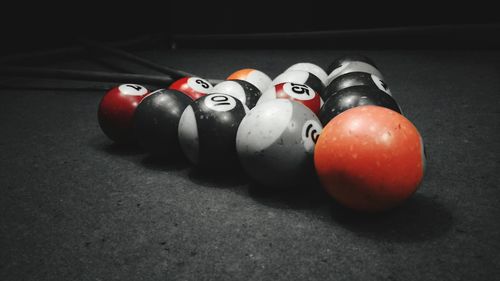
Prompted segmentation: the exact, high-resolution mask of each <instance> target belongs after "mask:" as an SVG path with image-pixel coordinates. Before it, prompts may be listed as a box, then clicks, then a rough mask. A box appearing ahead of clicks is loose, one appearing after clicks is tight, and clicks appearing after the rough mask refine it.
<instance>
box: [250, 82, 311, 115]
mask: <svg viewBox="0 0 500 281" xmlns="http://www.w3.org/2000/svg"><path fill="white" fill-rule="evenodd" d="M273 99H289V100H294V101H296V102H299V103H302V104H303V105H305V106H306V107H308V108H309V109H310V110H312V111H313V112H314V113H315V114H318V113H319V110H320V108H321V97H320V96H319V94H318V93H317V92H316V91H314V90H313V89H312V88H311V87H309V86H307V85H305V84H297V83H280V84H277V85H275V86H273V87H270V88H269V89H267V91H266V92H265V93H264V94H262V97H261V98H260V99H259V102H258V104H261V103H264V102H267V101H269V100H273Z"/></svg>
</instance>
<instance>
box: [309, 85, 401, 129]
mask: <svg viewBox="0 0 500 281" xmlns="http://www.w3.org/2000/svg"><path fill="white" fill-rule="evenodd" d="M364 105H378V106H382V107H385V108H388V109H391V110H394V111H395V112H397V113H401V109H400V107H399V105H398V104H397V102H396V101H395V100H394V99H393V98H392V97H391V96H390V95H388V94H387V93H386V92H383V91H381V90H379V89H377V88H375V87H369V86H353V87H349V88H345V89H343V90H340V91H338V92H337V93H336V94H335V95H333V96H331V97H329V98H328V99H327V100H326V101H325V103H324V104H323V106H322V107H321V110H320V112H319V119H320V120H321V123H322V124H323V126H326V124H328V122H330V120H332V119H333V118H335V117H336V116H337V115H339V114H341V113H342V112H344V111H346V110H348V109H351V108H353V107H358V106H364Z"/></svg>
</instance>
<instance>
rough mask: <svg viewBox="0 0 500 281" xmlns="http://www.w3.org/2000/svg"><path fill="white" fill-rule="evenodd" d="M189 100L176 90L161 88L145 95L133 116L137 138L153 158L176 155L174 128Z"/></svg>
mask: <svg viewBox="0 0 500 281" xmlns="http://www.w3.org/2000/svg"><path fill="white" fill-rule="evenodd" d="M191 102H192V100H191V98H190V97H188V96H187V95H185V94H184V93H182V92H179V91H176V90H166V89H160V90H157V91H154V92H152V93H151V94H149V95H147V96H146V97H145V98H144V99H143V100H142V101H141V102H140V103H139V105H138V106H137V109H136V111H135V114H134V117H133V127H134V133H135V136H136V139H137V140H138V142H139V145H141V146H142V147H143V148H144V149H145V150H146V151H148V152H150V153H151V154H152V155H155V156H178V155H180V154H181V153H180V146H179V141H178V138H177V127H178V125H179V120H180V118H181V115H182V112H184V109H186V107H187V106H188V105H189V104H190V103H191Z"/></svg>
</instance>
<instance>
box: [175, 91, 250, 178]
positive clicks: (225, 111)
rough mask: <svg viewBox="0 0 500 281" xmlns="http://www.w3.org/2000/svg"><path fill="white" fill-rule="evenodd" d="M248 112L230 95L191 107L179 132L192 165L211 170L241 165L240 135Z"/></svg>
mask: <svg viewBox="0 0 500 281" xmlns="http://www.w3.org/2000/svg"><path fill="white" fill-rule="evenodd" d="M247 110H248V109H247V108H246V106H245V105H244V104H243V103H242V102H241V101H240V100H238V99H237V98H234V97H232V96H230V95H226V94H210V95H208V96H204V97H201V98H199V99H197V100H196V101H194V102H193V103H191V105H189V106H188V107H187V108H186V109H185V110H184V112H183V113H182V116H181V119H180V121H179V128H178V136H179V142H180V144H181V148H182V151H183V152H184V154H185V155H186V156H187V158H188V159H189V161H191V162H192V163H193V164H195V165H196V166H198V167H199V168H204V169H210V170H214V169H218V168H231V167H234V165H235V164H238V161H237V157H236V148H235V140H236V132H237V130H238V126H239V125H240V122H241V120H242V119H243V117H244V116H245V114H246V112H247Z"/></svg>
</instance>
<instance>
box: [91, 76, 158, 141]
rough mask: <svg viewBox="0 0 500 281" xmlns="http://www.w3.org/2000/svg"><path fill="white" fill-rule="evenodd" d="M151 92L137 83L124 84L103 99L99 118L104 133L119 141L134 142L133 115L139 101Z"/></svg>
mask: <svg viewBox="0 0 500 281" xmlns="http://www.w3.org/2000/svg"><path fill="white" fill-rule="evenodd" d="M148 93H149V91H148V89H146V88H145V87H143V86H141V85H137V84H123V85H120V86H118V87H115V88H113V89H111V90H109V91H108V92H107V93H106V94H105V95H104V96H103V98H102V99H101V102H100V103H99V109H98V112H97V118H98V120H99V125H100V127H101V129H102V131H103V132H104V134H105V135H106V136H107V137H108V138H110V139H111V140H113V141H114V142H117V143H133V142H135V139H134V137H133V133H132V117H133V115H134V112H135V109H136V107H137V105H138V104H139V102H140V101H141V100H142V99H143V98H144V96H146V95H147V94H148Z"/></svg>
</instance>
